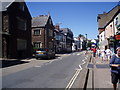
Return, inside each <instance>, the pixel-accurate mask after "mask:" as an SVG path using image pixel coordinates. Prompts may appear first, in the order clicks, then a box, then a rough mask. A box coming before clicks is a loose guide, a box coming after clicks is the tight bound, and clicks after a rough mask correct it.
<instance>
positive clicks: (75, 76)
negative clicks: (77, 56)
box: [65, 57, 87, 90]
mask: <svg viewBox="0 0 120 90" xmlns="http://www.w3.org/2000/svg"><path fill="white" fill-rule="evenodd" d="M86 59H87V58H86V57H85V59H83V60H82V61H83V63H82V64H80V65H79V69H76V72H75V74H74V76H73V77H72V79H71V80H70V82H69V83H68V85H67V87H66V88H65V90H70V88H71V87H72V85H73V84H74V82H75V80H76V78H77V77H78V75H79V73H80V71H81V70H82V66H81V65H83V64H85V63H86V62H85V60H86Z"/></svg>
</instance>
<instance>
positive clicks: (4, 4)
mask: <svg viewBox="0 0 120 90" xmlns="http://www.w3.org/2000/svg"><path fill="white" fill-rule="evenodd" d="M13 2H24V0H7V1H6V0H2V1H1V2H0V5H1V7H0V11H6V10H7V8H8V7H9V6H10V5H11V4H12V3H13Z"/></svg>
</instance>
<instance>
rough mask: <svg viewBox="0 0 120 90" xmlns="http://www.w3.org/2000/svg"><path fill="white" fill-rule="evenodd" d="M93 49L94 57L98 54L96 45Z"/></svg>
mask: <svg viewBox="0 0 120 90" xmlns="http://www.w3.org/2000/svg"><path fill="white" fill-rule="evenodd" d="M92 50H93V57H95V56H96V51H97V50H96V47H94V48H93V49H92Z"/></svg>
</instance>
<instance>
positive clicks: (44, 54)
mask: <svg viewBox="0 0 120 90" xmlns="http://www.w3.org/2000/svg"><path fill="white" fill-rule="evenodd" d="M35 58H36V59H39V58H40V59H41V58H47V59H50V58H55V51H54V50H53V49H49V48H40V49H37V50H36V52H35Z"/></svg>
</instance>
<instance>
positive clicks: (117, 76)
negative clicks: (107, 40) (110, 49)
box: [110, 47, 120, 90]
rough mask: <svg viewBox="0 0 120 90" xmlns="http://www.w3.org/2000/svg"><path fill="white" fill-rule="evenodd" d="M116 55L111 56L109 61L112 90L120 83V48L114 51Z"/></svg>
mask: <svg viewBox="0 0 120 90" xmlns="http://www.w3.org/2000/svg"><path fill="white" fill-rule="evenodd" d="M116 51H117V54H115V55H113V56H112V58H111V60H110V67H111V80H112V84H113V88H114V90H116V88H117V83H118V80H119V83H120V47H118V48H117V49H116Z"/></svg>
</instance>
